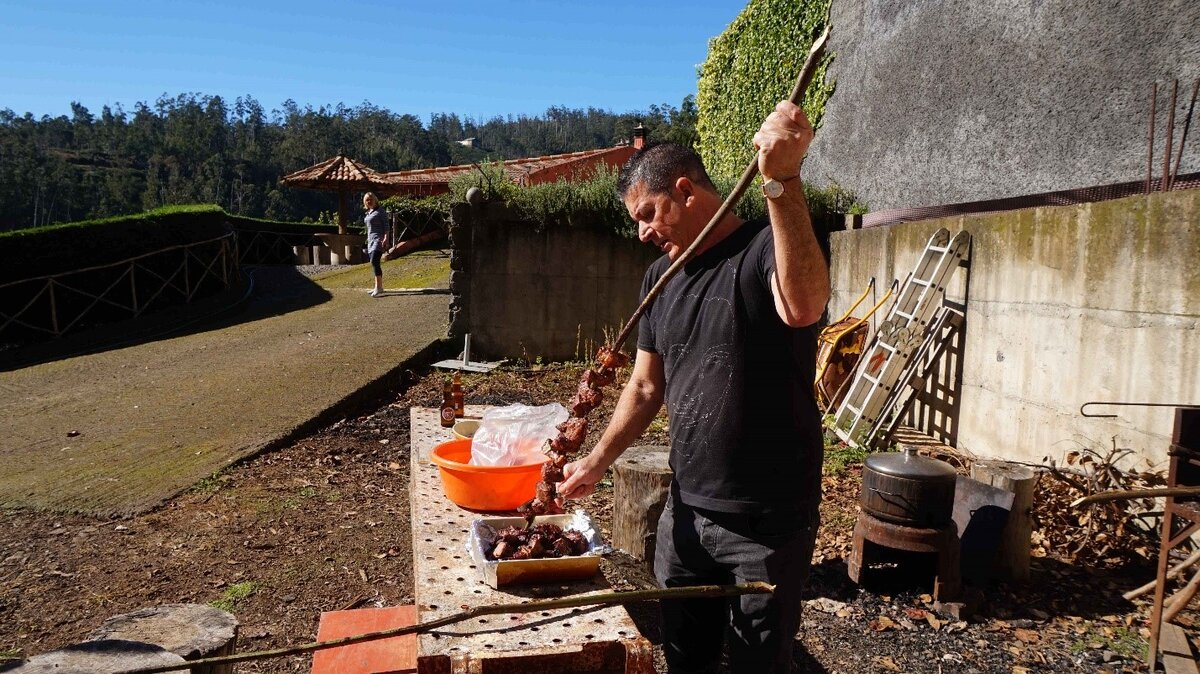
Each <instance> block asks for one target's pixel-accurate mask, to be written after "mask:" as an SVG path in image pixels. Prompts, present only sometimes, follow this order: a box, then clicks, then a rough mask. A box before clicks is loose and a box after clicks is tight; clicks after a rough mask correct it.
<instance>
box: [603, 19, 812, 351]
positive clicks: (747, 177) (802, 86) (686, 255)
mask: <svg viewBox="0 0 1200 674" xmlns="http://www.w3.org/2000/svg"><path fill="white" fill-rule="evenodd" d="M828 39H829V26H828V25H826V26H825V31H824V32H822V33H821V37H818V38H817V39H816V41H815V42H813V44H812V47H811V48H810V49H809V50H808V59H807V60H806V61H805V62H804V67H803V68H801V69H800V76H799V77H797V78H796V86H795V87H794V88H793V89H792V95H791V96H789V97H788V100H789V101H791V102H792V103H795V104H796V105H800V101H801V100H803V98H804V92H805V91H808V84H809V82H811V81H812V78H813V74H814V73H815V72H816V70H817V64H819V63H820V62H821V56H823V55H824V54H825V41H826V40H828ZM757 175H758V150H755V151H754V158H753V159H751V160H750V165H749V166H747V167H746V170H745V171H743V172H742V177H741V178H740V179H739V180H738V182H737V185H735V186H734V188H733V191H732V192H730V193H729V196H728V197H726V198H725V202H724V203H722V204H721V207H720V208H718V209H717V212H716V213H714V214H713V216H712V220H709V221H708V224H707V225H705V227H704V229H702V230H700V234H699V236H697V237H696V240H695V241H693V242H692V245H690V246H688V247H687V250H685V251H683V254H682V255H680V256H679V258H678V259H676V260H675V262H674V263H673V264H672V265H671V266H670V267H668V268H667V271H666V272H664V273H663V275H662V277H661V278H659V279H658V283H655V284H654V287H653V288H651V289H650V292H648V293H646V298H645V299H643V300H642V303H641V304H639V305H638V308H637V310H636V311H634V312H633V316H630V317H629V320H628V321H627V322H626V323H625V327H623V328H621V333H620V334H618V335H617V339H616V340H615V341H613V343H612V344H611V345H610V346H611V348H612V350H613V351H619V350H620V349H621V346H622V345H624V344H625V340H626V339H629V335H630V333H632V332H633V328H634V326H635V325H637V322H638V319H639V318H641V317H642V314H644V313H646V310H647V309H649V308H650V305H651V304H653V303H654V298H656V297H658V295H659V293H661V292H662V289H663V286H665V285H666V284H667V281H670V280H671V277H673V276H675V274H677V273H679V270H680V269H683V265H685V264H687V262H688V261H689V260H691V259H692V258H693V257H695V255H696V249H697V248H699V247H700V244H702V243H703V242H704V239H706V238H708V235H709V233H710V232H712V231H713V230H714V229H716V228H717V224H718V223H720V222H721V221H722V220H724V219H725V216H726V215H728V214H729V211H731V210H733V207H734V206H736V205H737V202H738V201H740V200H741V198H742V195H743V194H745V193H746V189H747V188H749V187H750V183H752V182H754V177H755V176H757Z"/></svg>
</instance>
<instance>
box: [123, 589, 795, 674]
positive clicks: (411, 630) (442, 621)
mask: <svg viewBox="0 0 1200 674" xmlns="http://www.w3.org/2000/svg"><path fill="white" fill-rule="evenodd" d="M774 591H775V586H774V585H771V584H769V583H762V582H753V583H742V584H740V585H696V586H693V587H672V588H666V589H658V590H633V591H629V592H613V591H604V592H589V593H586V594H580V595H576V596H573V597H561V598H558V599H543V600H534V601H530V602H527V603H524V604H494V605H492V606H477V607H475V608H473V609H468V610H466V611H461V612H459V613H454V614H452V615H448V616H445V617H444V618H438V619H437V620H430V621H427V622H423V623H417V624H416V625H409V626H407V627H397V628H395V629H390V630H383V631H381V632H368V633H366V634H357V635H355V636H350V637H344V638H342V639H331V640H329V641H317V642H314V643H309V644H301V645H300V646H292V647H290V648H277V649H274V650H269V651H254V652H250V653H238V654H235V655H223V656H220V657H215V658H201V659H199V660H190V661H188V662H184V663H181V664H177V665H163V666H161V667H143V668H141V669H130V670H126V671H124V672H119V673H118V674H158V673H159V672H174V671H179V670H181V669H192V668H194V667H208V666H210V665H225V664H232V663H235V662H249V661H251V660H266V659H268V658H278V657H283V656H285V655H299V654H301V653H311V652H312V651H319V650H323V649H326V648H337V647H339V646H349V645H351V644H360V643H363V642H364V641H375V640H377V639H388V638H391V637H398V636H402V635H405V634H416V633H420V632H428V631H430V630H432V629H435V628H438V627H442V626H444V625H450V624H453V623H456V622H462V621H463V620H470V619H471V618H477V617H479V616H484V615H500V614H508V613H533V612H534V611H545V610H548V609H560V608H575V607H578V606H593V605H596V604H628V603H632V602H637V601H652V600H662V599H701V598H715V597H736V596H740V595H743V594H771V593H772V592H774Z"/></svg>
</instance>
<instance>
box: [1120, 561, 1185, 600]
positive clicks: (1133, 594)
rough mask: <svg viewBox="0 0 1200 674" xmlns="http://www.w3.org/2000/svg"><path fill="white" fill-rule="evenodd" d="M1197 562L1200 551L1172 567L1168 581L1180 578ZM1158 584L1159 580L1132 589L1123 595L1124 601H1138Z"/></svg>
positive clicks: (1168, 574)
mask: <svg viewBox="0 0 1200 674" xmlns="http://www.w3.org/2000/svg"><path fill="white" fill-rule="evenodd" d="M1196 562H1200V550H1197V551H1195V552H1193V553H1192V554H1191V555H1190V556H1189V557H1188V558H1187V559H1185V560H1183V561H1182V562H1180V563H1178V564H1176V565H1175V566H1173V567H1171V570H1170V571H1168V572H1167V580H1170V579H1171V578H1174V577H1175V576H1178V575H1179V574H1181V573H1183V572H1184V571H1185V570H1186V569H1187V568H1188V567H1189V566H1191V565H1193V564H1195V563H1196ZM1157 584H1158V579H1155V580H1152V581H1150V582H1149V583H1146V584H1145V585H1143V586H1141V587H1139V588H1135V589H1132V590H1130V591H1128V592H1126V593H1125V594H1123V595H1121V597H1123V598H1124V599H1127V600H1128V599H1137V598H1138V597H1140V596H1142V595H1144V594H1146V593H1147V592H1149V591H1150V590H1153V589H1154V586H1155V585H1157Z"/></svg>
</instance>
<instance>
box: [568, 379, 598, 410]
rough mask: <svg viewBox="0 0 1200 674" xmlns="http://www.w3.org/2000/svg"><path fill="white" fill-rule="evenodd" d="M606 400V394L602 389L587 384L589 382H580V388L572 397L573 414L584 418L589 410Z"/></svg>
mask: <svg viewBox="0 0 1200 674" xmlns="http://www.w3.org/2000/svg"><path fill="white" fill-rule="evenodd" d="M603 401H604V394H603V393H602V392H601V391H600V389H594V388H592V387H590V386H588V385H587V382H580V383H579V388H578V389H576V390H575V397H574V398H572V399H571V405H570V407H571V416H573V417H579V418H583V417H586V416H587V414H588V412H591V411H592V410H594V409H596V408H597V407H599V406H600V403H601V402H603Z"/></svg>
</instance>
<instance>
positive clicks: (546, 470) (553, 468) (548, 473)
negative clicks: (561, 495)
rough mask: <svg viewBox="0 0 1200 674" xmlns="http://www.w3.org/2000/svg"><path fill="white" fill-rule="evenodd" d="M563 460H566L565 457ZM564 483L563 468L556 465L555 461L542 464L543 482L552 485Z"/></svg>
mask: <svg viewBox="0 0 1200 674" xmlns="http://www.w3.org/2000/svg"><path fill="white" fill-rule="evenodd" d="M562 458H563V459H564V460H565V459H566V457H565V456H564V457H562ZM562 481H563V471H562V466H557V465H555V464H554V460H553V459H551V460H550V461H547V462H546V463H543V464H542V482H549V483H551V484H557V483H559V482H562Z"/></svg>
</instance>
